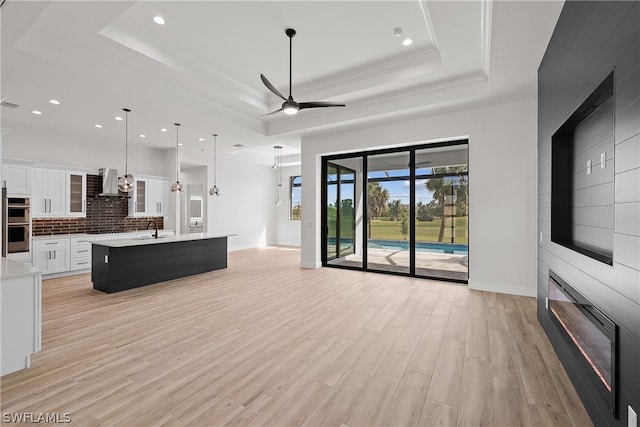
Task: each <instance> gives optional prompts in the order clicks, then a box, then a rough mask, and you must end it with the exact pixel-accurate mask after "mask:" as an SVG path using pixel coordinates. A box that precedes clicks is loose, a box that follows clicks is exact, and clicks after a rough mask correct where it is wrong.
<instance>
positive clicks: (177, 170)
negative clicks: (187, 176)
mask: <svg viewBox="0 0 640 427" xmlns="http://www.w3.org/2000/svg"><path fill="white" fill-rule="evenodd" d="M174 124H175V125H176V182H180V179H179V176H178V172H179V169H178V168H179V167H180V165H179V159H178V157H179V155H180V148H179V147H180V145H179V142H178V141H179V140H178V132H179V129H180V123H174Z"/></svg>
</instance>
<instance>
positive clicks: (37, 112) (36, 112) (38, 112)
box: [31, 110, 42, 116]
mask: <svg viewBox="0 0 640 427" xmlns="http://www.w3.org/2000/svg"><path fill="white" fill-rule="evenodd" d="M31 112H32V113H33V114H35V115H36V116H40V115H42V111H38V110H32V111H31Z"/></svg>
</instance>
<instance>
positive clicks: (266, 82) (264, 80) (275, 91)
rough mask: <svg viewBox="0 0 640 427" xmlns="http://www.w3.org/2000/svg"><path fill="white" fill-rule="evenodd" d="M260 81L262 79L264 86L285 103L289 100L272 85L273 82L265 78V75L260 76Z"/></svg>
mask: <svg viewBox="0 0 640 427" xmlns="http://www.w3.org/2000/svg"><path fill="white" fill-rule="evenodd" d="M260 79H262V83H264V85H265V86H266V87H267V89H269V90H270V91H271V92H273V93H275V94H276V95H278V96H279V97H280V98H282V99H284V100H285V101H286V100H287V98H285V97H284V96H283V95H282V94H281V93H280V92H279V91H278V89H276V87H275V86H274V85H272V84H271V82H270V81H269V80H268V79H267V78H266V77H265V76H264V74H260Z"/></svg>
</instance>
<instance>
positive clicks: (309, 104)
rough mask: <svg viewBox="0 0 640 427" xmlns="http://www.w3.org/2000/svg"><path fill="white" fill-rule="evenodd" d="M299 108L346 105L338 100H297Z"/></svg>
mask: <svg viewBox="0 0 640 427" xmlns="http://www.w3.org/2000/svg"><path fill="white" fill-rule="evenodd" d="M298 105H299V106H300V109H301V110H303V109H305V108H322V107H346V105H344V104H341V103H339V102H299V103H298Z"/></svg>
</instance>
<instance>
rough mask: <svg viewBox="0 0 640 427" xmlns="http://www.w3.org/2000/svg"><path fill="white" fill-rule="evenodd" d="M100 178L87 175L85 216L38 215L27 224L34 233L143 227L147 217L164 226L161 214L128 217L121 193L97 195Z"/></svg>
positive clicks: (102, 231) (40, 234)
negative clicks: (113, 195) (50, 216)
mask: <svg viewBox="0 0 640 427" xmlns="http://www.w3.org/2000/svg"><path fill="white" fill-rule="evenodd" d="M101 191H102V181H101V178H100V177H99V176H98V175H87V216H86V218H39V219H34V220H33V221H32V224H31V229H32V234H33V235H34V236H50V235H55V234H73V233H91V234H100V233H122V232H126V231H136V230H144V229H146V227H147V223H148V222H149V221H150V220H153V221H155V223H156V224H157V225H158V228H159V229H163V228H164V218H163V217H128V216H127V215H128V213H129V207H128V206H129V199H127V198H126V197H125V196H124V195H123V197H100V196H98V194H99V193H100V192H101Z"/></svg>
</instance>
